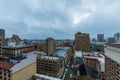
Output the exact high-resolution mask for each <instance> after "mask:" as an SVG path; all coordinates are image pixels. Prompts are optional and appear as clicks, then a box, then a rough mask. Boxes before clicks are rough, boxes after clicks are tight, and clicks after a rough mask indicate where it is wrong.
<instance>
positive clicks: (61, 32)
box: [0, 0, 120, 39]
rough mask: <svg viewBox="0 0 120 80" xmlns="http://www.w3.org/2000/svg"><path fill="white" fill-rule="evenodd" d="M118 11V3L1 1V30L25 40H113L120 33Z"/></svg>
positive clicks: (116, 1) (77, 0)
mask: <svg viewBox="0 0 120 80" xmlns="http://www.w3.org/2000/svg"><path fill="white" fill-rule="evenodd" d="M119 7H120V3H119V1H118V0H104V1H101V0H97V1H95V0H91V1H87V0H74V1H73V0H69V1H68V0H62V1H58V0H53V1H49V0H31V1H30V0H22V1H16V0H11V1H9V2H8V1H7V0H1V1H0V10H1V11H0V28H2V29H5V31H6V37H11V36H12V34H18V35H19V36H20V37H21V38H23V39H24V38H28V39H45V38H47V37H53V38H56V39H60V38H63V39H67V38H69V39H74V34H75V33H76V32H78V31H79V32H83V33H89V34H90V37H91V38H96V37H97V34H99V33H100V34H101V33H104V35H105V37H110V36H114V33H116V32H119V29H120V28H119V25H120V23H119V20H120V17H119V13H120V12H119Z"/></svg>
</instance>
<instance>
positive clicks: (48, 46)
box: [40, 38, 56, 56]
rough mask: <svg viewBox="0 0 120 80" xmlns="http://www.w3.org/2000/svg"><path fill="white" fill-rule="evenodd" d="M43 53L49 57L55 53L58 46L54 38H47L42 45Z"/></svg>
mask: <svg viewBox="0 0 120 80" xmlns="http://www.w3.org/2000/svg"><path fill="white" fill-rule="evenodd" d="M40 48H41V51H43V52H45V53H47V55H48V56H50V55H52V54H53V53H54V52H55V49H56V46H55V41H54V39H53V38H47V39H46V40H45V42H44V43H42V44H40Z"/></svg>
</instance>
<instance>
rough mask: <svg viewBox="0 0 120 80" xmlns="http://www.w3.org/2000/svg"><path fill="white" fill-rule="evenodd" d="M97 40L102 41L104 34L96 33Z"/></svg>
mask: <svg viewBox="0 0 120 80" xmlns="http://www.w3.org/2000/svg"><path fill="white" fill-rule="evenodd" d="M97 41H98V42H104V34H97Z"/></svg>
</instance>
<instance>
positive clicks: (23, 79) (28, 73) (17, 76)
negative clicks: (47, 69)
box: [12, 63, 36, 80]
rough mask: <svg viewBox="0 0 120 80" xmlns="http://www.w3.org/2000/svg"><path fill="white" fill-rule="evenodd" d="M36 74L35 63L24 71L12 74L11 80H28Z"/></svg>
mask: <svg viewBox="0 0 120 80" xmlns="http://www.w3.org/2000/svg"><path fill="white" fill-rule="evenodd" d="M35 74H36V63H33V64H31V65H29V66H27V67H25V68H24V69H22V70H20V71H18V72H16V73H14V74H13V75H12V80H28V79H30V78H31V77H32V75H35Z"/></svg>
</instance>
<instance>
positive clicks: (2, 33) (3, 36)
mask: <svg viewBox="0 0 120 80" xmlns="http://www.w3.org/2000/svg"><path fill="white" fill-rule="evenodd" d="M0 37H1V41H2V46H4V43H5V30H4V29H0Z"/></svg>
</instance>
